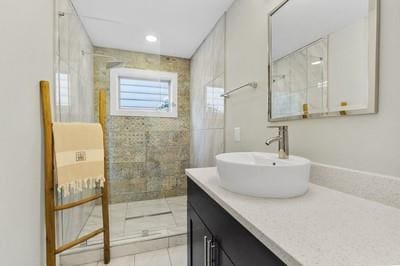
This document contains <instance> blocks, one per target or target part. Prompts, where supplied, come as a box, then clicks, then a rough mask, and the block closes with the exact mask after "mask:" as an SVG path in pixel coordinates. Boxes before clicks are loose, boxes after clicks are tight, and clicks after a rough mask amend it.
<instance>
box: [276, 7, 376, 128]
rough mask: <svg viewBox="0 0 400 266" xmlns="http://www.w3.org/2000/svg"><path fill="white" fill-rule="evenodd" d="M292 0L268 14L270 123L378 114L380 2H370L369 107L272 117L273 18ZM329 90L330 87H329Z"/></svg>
mask: <svg viewBox="0 0 400 266" xmlns="http://www.w3.org/2000/svg"><path fill="white" fill-rule="evenodd" d="M289 1H290V0H283V1H282V3H280V4H279V5H278V6H277V7H275V8H274V9H273V10H272V11H271V12H270V13H268V121H269V122H279V121H291V120H303V119H312V118H323V117H338V116H349V115H366V114H376V113H378V105H379V43H380V0H369V8H368V9H369V16H370V18H371V19H370V25H369V35H368V39H369V44H368V46H369V47H368V50H369V52H368V53H369V56H368V57H369V58H368V61H369V62H370V63H369V66H368V95H369V96H368V106H367V108H365V109H358V110H344V111H345V112H342V111H333V112H321V113H314V114H307V115H293V116H287V117H275V118H273V117H272V97H271V96H272V79H271V76H272V73H271V71H272V49H271V47H272V16H273V15H274V14H275V13H276V12H277V11H278V10H279V9H281V8H282V7H283V6H285V4H286V3H288V2H289ZM328 89H329V85H328Z"/></svg>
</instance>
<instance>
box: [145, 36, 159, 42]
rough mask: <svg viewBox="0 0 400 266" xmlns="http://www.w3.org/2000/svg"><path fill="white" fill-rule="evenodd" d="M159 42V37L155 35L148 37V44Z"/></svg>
mask: <svg viewBox="0 0 400 266" xmlns="http://www.w3.org/2000/svg"><path fill="white" fill-rule="evenodd" d="M157 40H158V39H157V37H156V36H154V35H147V36H146V41H148V42H156V41H157Z"/></svg>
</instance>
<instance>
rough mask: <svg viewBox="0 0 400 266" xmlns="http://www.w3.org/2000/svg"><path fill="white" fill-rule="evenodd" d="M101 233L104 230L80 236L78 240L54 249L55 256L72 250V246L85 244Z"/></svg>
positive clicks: (100, 229)
mask: <svg viewBox="0 0 400 266" xmlns="http://www.w3.org/2000/svg"><path fill="white" fill-rule="evenodd" d="M103 232H104V228H99V229H97V230H96V231H93V232H91V233H89V234H87V235H84V236H82V237H80V238H78V239H76V240H74V241H71V242H69V243H67V244H64V245H62V246H61V247H59V248H57V249H56V254H58V253H61V252H63V251H64V250H67V249H69V248H72V247H73V246H76V245H78V244H80V243H82V242H85V241H87V240H89V239H90V238H92V237H94V236H97V235H98V234H101V233H103Z"/></svg>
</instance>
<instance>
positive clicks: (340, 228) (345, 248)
mask: <svg viewBox="0 0 400 266" xmlns="http://www.w3.org/2000/svg"><path fill="white" fill-rule="evenodd" d="M186 175H187V176H188V265H189V266H226V265H243V266H249V265H251V266H256V265H396V264H399V263H400V249H399V247H400V230H399V228H400V210H398V209H396V208H393V207H389V206H386V205H383V204H380V203H377V202H374V201H369V200H365V199H361V198H358V197H355V196H352V195H349V194H345V193H342V192H338V191H335V190H331V189H328V188H325V187H321V186H317V185H313V184H310V187H309V190H308V192H307V193H306V194H305V195H303V196H301V197H296V198H289V199H268V198H257V197H251V196H245V195H241V194H237V193H233V192H230V191H228V190H226V189H224V188H222V187H220V185H219V183H218V173H217V169H216V168H197V169H187V170H186Z"/></svg>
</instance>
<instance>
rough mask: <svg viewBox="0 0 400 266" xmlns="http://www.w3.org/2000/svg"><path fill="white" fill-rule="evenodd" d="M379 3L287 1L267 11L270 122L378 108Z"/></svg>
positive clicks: (311, 0) (341, 0) (359, 1)
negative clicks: (268, 23)
mask: <svg viewBox="0 0 400 266" xmlns="http://www.w3.org/2000/svg"><path fill="white" fill-rule="evenodd" d="M376 21H377V1H369V0H354V1H343V0H340V1H329V0H291V1H286V2H285V3H284V4H282V5H281V6H280V7H279V8H278V9H277V10H275V12H273V13H272V14H271V15H270V18H269V22H270V47H271V49H270V64H269V66H270V67H269V75H270V86H269V96H270V98H269V101H270V104H269V119H270V120H271V121H279V120H288V119H302V118H313V117H321V116H338V115H350V114H362V113H373V112H376V107H375V105H376V99H375V94H376V93H375V91H376V86H375V82H376V77H375V71H376V67H377V66H376V63H375V60H376V40H377V28H376Z"/></svg>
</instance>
